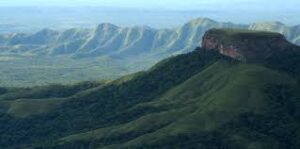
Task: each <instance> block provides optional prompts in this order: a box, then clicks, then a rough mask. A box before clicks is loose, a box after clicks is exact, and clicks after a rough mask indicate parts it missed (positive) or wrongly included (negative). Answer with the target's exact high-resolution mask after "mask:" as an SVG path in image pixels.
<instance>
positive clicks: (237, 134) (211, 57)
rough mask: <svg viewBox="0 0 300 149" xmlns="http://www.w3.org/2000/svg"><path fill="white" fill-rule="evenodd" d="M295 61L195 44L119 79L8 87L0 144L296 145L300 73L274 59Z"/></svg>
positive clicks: (213, 148)
mask: <svg viewBox="0 0 300 149" xmlns="http://www.w3.org/2000/svg"><path fill="white" fill-rule="evenodd" d="M295 59H296V58H295ZM288 62H293V63H295V64H298V63H297V61H295V60H293V61H287V62H286V63H285V64H282V63H281V61H276V63H275V61H268V63H267V64H247V63H241V62H239V61H236V60H234V59H231V58H228V57H225V56H223V55H220V54H219V53H217V52H216V51H206V50H204V49H201V48H198V49H197V50H195V51H194V52H191V53H188V54H183V55H179V56H175V57H171V58H168V59H166V60H163V61H162V62H160V63H158V64H157V65H155V66H154V67H153V68H151V69H149V70H148V71H144V72H139V73H136V74H133V75H130V76H127V77H123V78H121V79H119V80H116V81H112V82H106V83H92V84H90V83H87V84H81V85H76V86H52V87H36V88H32V89H16V88H9V89H5V88H1V89H0V94H1V95H0V112H1V115H0V125H1V127H0V132H1V135H0V148H6V149H15V148H28V149H31V148H36V149H86V148H91V149H94V148H99V149H100V148H116V149H119V148H149V149H150V148H151V149H152V148H164V149H165V148H170V149H173V148H204V149H206V148H207V149H220V148H222V149H227V148H228V149H235V148H236V149H239V148H241V149H244V148H247V149H260V148H261V149H265V148H274V149H276V148H278V149H296V148H297V147H298V146H299V145H300V142H299V140H300V127H299V126H300V125H299V122H300V121H299V120H300V119H299V118H300V110H299V109H300V107H299V106H300V92H299V90H300V84H299V81H298V80H297V75H298V74H297V72H293V73H291V72H290V71H289V70H288V69H281V67H280V68H279V67H275V66H276V65H278V64H281V65H288V64H290V63H288ZM285 68H286V67H285ZM292 68H293V67H292ZM54 101H55V102H54ZM46 103H47V104H46ZM51 103H55V104H51Z"/></svg>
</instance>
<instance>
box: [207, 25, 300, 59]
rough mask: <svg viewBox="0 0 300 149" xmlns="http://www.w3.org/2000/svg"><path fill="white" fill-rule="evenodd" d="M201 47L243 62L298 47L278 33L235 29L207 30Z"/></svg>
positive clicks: (265, 57) (293, 49) (264, 57)
mask: <svg viewBox="0 0 300 149" xmlns="http://www.w3.org/2000/svg"><path fill="white" fill-rule="evenodd" d="M202 47H203V48H204V49H206V50H218V51H219V52H220V53H221V54H223V55H226V56H229V57H232V58H235V59H238V60H241V61H245V62H261V61H263V60H265V59H267V58H269V57H270V56H272V55H274V53H278V52H279V53H280V52H285V51H286V50H287V51H290V50H291V51H295V49H299V47H297V46H295V45H293V44H291V43H289V42H288V41H287V40H286V39H285V37H284V36H283V35H281V34H278V33H273V32H261V31H250V30H235V29H211V30H209V31H207V32H206V33H205V35H204V36H203V41H202Z"/></svg>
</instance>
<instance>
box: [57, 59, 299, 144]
mask: <svg viewBox="0 0 300 149" xmlns="http://www.w3.org/2000/svg"><path fill="white" fill-rule="evenodd" d="M270 84H280V85H285V86H289V87H292V88H295V87H296V86H297V85H296V83H295V80H293V79H290V78H288V76H287V75H285V74H281V73H278V72H276V71H272V70H270V69H267V68H264V67H260V66H255V65H246V64H234V63H232V62H227V61H219V62H216V63H215V64H213V65H212V66H210V67H209V68H207V69H206V70H204V71H202V72H200V73H198V74H196V75H195V76H193V77H191V78H190V79H188V80H187V81H185V82H183V83H182V84H180V85H178V86H176V87H174V88H172V89H171V90H169V91H168V92H166V93H165V94H163V95H162V96H161V97H159V98H158V99H157V100H155V101H152V102H147V103H142V104H139V105H137V106H135V107H133V108H132V109H131V110H137V109H140V108H147V107H148V108H149V107H155V108H157V107H164V108H165V110H163V111H160V112H158V113H151V114H145V115H143V116H142V117H140V118H138V119H136V120H134V121H131V122H129V123H126V124H122V125H116V126H110V127H105V128H101V129H98V130H93V131H90V132H87V133H82V134H76V135H71V136H68V137H65V138H62V139H61V140H60V142H61V143H62V144H64V143H66V144H68V143H70V142H73V143H74V142H81V144H84V143H83V142H86V144H94V145H95V146H98V147H99V148H103V147H108V148H120V147H124V148H135V147H137V148H142V147H147V146H148V147H149V148H153V147H166V148H168V147H170V148H172V146H167V145H170V144H168V142H164V140H168V139H169V138H172V137H176V136H180V135H183V136H188V135H189V134H201V133H203V134H205V133H212V132H214V131H216V130H218V129H219V128H220V127H222V126H223V125H225V124H227V123H229V122H231V121H232V120H234V119H237V118H238V117H239V116H240V115H243V114H245V113H254V114H260V115H268V114H269V113H268V112H269V110H271V111H272V110H273V109H269V104H270V103H272V102H274V101H271V100H270V99H269V98H268V94H267V93H266V92H265V89H266V87H267V85H270ZM297 97H299V96H297ZM272 104H273V103H272ZM275 110H276V109H275ZM133 134H135V135H133ZM131 135H132V136H131ZM128 136H129V137H128ZM126 137H128V138H129V139H128V140H126V139H125V140H123V141H122V140H121V141H115V140H114V139H116V138H126ZM229 137H231V138H230V139H233V140H232V141H233V142H234V143H233V144H242V145H239V147H242V148H248V147H249V148H250V147H253V146H255V147H256V148H263V147H266V146H267V145H270V144H273V145H274V144H276V143H277V144H280V143H282V142H280V140H276V139H273V140H272V141H271V143H270V142H264V141H265V140H264V139H262V140H258V141H256V140H251V138H247V137H245V138H243V137H244V136H239V135H238V134H237V133H236V134H235V133H234V134H230V136H229ZM195 138H196V139H197V137H195ZM195 138H194V139H195ZM270 138H271V137H270ZM174 139H175V138H174ZM241 139H243V142H244V143H241ZM91 140H93V141H94V142H93V141H91ZM95 140H97V141H95ZM109 141H111V143H112V144H114V145H111V144H110V143H108V142H109ZM95 142H97V143H95ZM278 142H279V143H278ZM173 143H175V142H173ZM70 144H72V143H70ZM70 144H69V145H70ZM75 144H76V143H75ZM175 144H176V143H175ZM200 144H201V141H200ZM159 145H161V146H159ZM190 145H191V144H190ZM202 145H203V147H211V145H212V144H209V145H210V146H209V145H207V144H206V146H205V144H202ZM67 146H68V145H67ZM185 146H188V144H185ZM278 146H279V145H278ZM278 146H277V147H278Z"/></svg>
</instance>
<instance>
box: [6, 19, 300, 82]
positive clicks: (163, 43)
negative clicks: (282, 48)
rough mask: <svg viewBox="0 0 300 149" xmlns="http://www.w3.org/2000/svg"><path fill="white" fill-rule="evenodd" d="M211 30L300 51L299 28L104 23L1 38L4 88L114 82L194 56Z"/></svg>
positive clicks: (199, 21) (205, 21) (202, 21)
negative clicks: (269, 38)
mask: <svg viewBox="0 0 300 149" xmlns="http://www.w3.org/2000/svg"><path fill="white" fill-rule="evenodd" d="M212 28H233V29H248V30H255V31H256V30H257V31H271V32H277V33H281V34H283V35H284V36H285V38H286V39H287V40H288V41H289V42H291V43H294V44H298V45H300V26H299V25H298V26H286V25H284V24H282V23H280V22H264V23H253V24H249V25H243V24H234V23H230V22H217V21H214V20H211V19H208V18H199V19H195V20H192V21H190V22H188V23H186V24H184V25H183V26H180V27H177V28H169V29H155V28H151V27H147V26H140V27H118V26H116V25H113V24H110V23H103V24H100V25H98V26H97V27H95V28H94V29H80V28H73V29H68V30H64V31H56V30H51V29H44V30H41V31H39V32H36V33H32V34H29V33H27V34H25V33H14V34H2V35H0V86H19V87H20V86H21V87H28V86H36V85H47V84H53V83H64V84H73V83H78V82H80V81H91V80H113V79H116V78H118V77H121V76H123V75H126V74H130V73H133V72H136V71H140V70H146V69H148V68H150V67H151V66H153V65H154V64H155V63H157V62H158V61H160V60H162V59H164V58H167V57H170V56H174V55H178V54H182V53H187V52H190V51H193V49H195V48H196V47H198V46H200V45H201V44H202V36H203V35H204V33H205V32H206V31H207V30H209V29H212Z"/></svg>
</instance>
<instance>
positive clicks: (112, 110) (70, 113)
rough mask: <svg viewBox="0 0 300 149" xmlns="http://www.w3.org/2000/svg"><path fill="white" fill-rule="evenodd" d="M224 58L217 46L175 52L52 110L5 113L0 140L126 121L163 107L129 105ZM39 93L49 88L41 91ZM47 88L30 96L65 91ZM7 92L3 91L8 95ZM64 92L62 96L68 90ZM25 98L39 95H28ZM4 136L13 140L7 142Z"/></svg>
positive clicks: (51, 136)
mask: <svg viewBox="0 0 300 149" xmlns="http://www.w3.org/2000/svg"><path fill="white" fill-rule="evenodd" d="M200 53H201V52H200ZM220 58H222V56H220V55H218V54H216V53H214V52H208V53H206V52H204V53H202V54H199V52H193V53H190V54H186V55H181V56H176V57H174V58H171V59H168V60H165V61H163V62H162V63H161V64H158V65H157V66H156V67H155V68H153V69H151V70H150V71H147V72H142V73H140V74H137V75H136V76H133V78H132V77H129V78H124V80H125V81H124V80H123V81H122V80H117V81H116V82H111V83H109V84H108V85H105V86H104V87H100V88H95V89H91V90H90V91H87V92H86V91H81V92H80V93H78V94H75V95H74V96H69V97H68V96H67V97H66V98H68V99H69V100H68V101H67V102H64V103H63V104H62V105H60V106H59V107H58V108H56V110H53V111H51V112H50V113H44V114H42V115H35V116H30V117H27V118H26V119H23V120H20V119H18V118H16V117H12V116H10V115H7V114H5V113H2V114H1V115H0V124H1V125H2V124H3V125H2V126H3V127H2V129H0V132H5V135H2V136H0V137H1V139H0V140H2V142H0V144H1V146H2V147H5V148H8V147H10V148H14V147H20V146H23V145H25V144H34V143H41V142H47V141H48V143H49V142H50V144H51V142H52V140H56V139H57V138H58V137H62V136H66V135H70V134H74V133H79V132H84V131H88V130H92V129H96V128H101V127H104V126H108V125H113V124H121V123H125V122H128V121H131V120H133V119H135V118H138V117H140V116H141V115H143V114H144V113H152V112H154V111H160V110H161V109H155V108H154V109H152V108H149V109H139V110H138V111H128V108H130V107H132V106H134V105H137V104H139V103H143V102H147V101H151V100H154V99H156V97H158V96H159V95H161V94H162V93H164V92H166V91H167V90H169V89H170V88H172V87H173V86H176V85H177V84H180V83H181V82H183V81H185V80H186V79H188V78H189V77H191V76H193V75H195V74H196V73H198V72H199V71H201V70H203V69H205V68H206V67H207V66H209V65H210V64H212V63H213V62H215V61H216V60H217V59H220ZM126 79H128V81H126ZM52 91H54V93H56V92H55V91H56V90H55V88H54V89H53V88H52V89H51V90H50V93H52ZM58 91H62V92H58V93H64V92H65V91H66V93H67V95H69V93H68V92H69V90H68V89H62V90H58ZM9 93H10V92H8V94H9ZM39 93H47V94H46V95H43V94H41V95H40V94H39ZM48 93H49V91H46V92H38V94H31V95H30V96H31V97H36V98H37V99H39V98H40V97H44V99H47V98H54V97H61V96H53V94H50V96H49V94H48ZM6 95H7V94H4V95H2V96H3V97H5V96H6ZM21 95H22V94H21ZM25 95H28V94H25ZM37 95H38V96H37ZM54 95H56V94H54ZM59 95H60V94H59ZM62 95H63V96H64V94H62ZM12 97H17V98H20V97H21V96H19V95H17V96H12V95H10V96H8V97H6V98H4V99H5V100H12V101H13V100H16V99H13V98H12ZM4 99H2V100H4ZM27 99H35V98H30V97H28V96H27ZM5 128H9V129H5ZM19 132H22V133H21V134H20V133H19ZM6 140H11V141H9V142H7V141H6ZM23 147H24V146H23Z"/></svg>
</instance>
